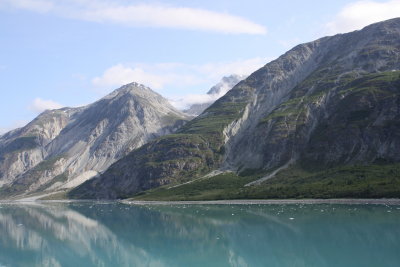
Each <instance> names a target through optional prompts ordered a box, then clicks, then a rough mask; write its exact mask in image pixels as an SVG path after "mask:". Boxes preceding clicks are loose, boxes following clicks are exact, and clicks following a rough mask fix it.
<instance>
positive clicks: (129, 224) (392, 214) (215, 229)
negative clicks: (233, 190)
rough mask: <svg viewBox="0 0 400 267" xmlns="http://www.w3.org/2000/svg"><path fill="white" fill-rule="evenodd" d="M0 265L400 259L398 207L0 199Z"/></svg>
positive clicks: (372, 262) (370, 262) (373, 262)
mask: <svg viewBox="0 0 400 267" xmlns="http://www.w3.org/2000/svg"><path fill="white" fill-rule="evenodd" d="M0 266H74V267H75V266H185V267H190V266H207V267H210V266H341V267H343V266H363V267H365V266H374V267H375V266H400V206H385V205H328V204H319V205H300V204H291V205H193V206H189V205H177V206H129V205H125V204H119V203H47V204H0Z"/></svg>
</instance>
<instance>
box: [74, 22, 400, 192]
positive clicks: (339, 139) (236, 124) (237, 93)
mask: <svg viewBox="0 0 400 267" xmlns="http://www.w3.org/2000/svg"><path fill="white" fill-rule="evenodd" d="M399 69H400V19H392V20H388V21H385V22H381V23H377V24H373V25H370V26H368V27H366V28H364V29H363V30H361V31H356V32H352V33H348V34H341V35H335V36H332V37H325V38H321V39H319V40H316V41H314V42H310V43H306V44H301V45H298V46H296V47H295V48H293V49H292V50H290V51H289V52H287V53H286V54H284V55H282V56H281V57H280V58H278V59H277V60H275V61H272V62H271V63H269V64H267V65H266V66H264V67H263V68H261V69H259V70H258V71H256V72H254V73H253V74H252V75H250V76H249V77H248V78H247V79H246V80H244V81H241V82H240V83H239V84H238V85H236V86H235V87H234V88H233V89H232V90H230V91H229V92H228V93H227V94H226V95H225V96H224V97H222V98H221V99H219V100H218V101H216V102H215V103H214V104H213V105H212V106H211V107H209V108H208V109H207V110H205V111H204V112H203V113H202V114H201V115H200V116H199V117H197V118H196V119H194V120H192V121H190V122H189V123H187V124H186V125H185V126H184V127H182V128H181V129H180V130H179V132H178V133H177V134H175V135H170V136H165V137H163V138H160V139H156V140H154V141H152V142H150V143H148V144H147V145H145V146H143V147H141V148H140V149H138V150H135V151H133V152H131V153H130V154H129V155H128V156H127V157H125V158H123V159H121V160H119V161H118V162H116V163H115V164H113V165H112V166H111V167H110V168H109V169H108V170H107V171H106V172H105V173H104V174H102V175H101V176H100V177H97V178H95V179H92V180H90V181H88V182H86V183H85V184H83V185H82V186H80V187H79V188H77V189H75V190H73V191H72V192H71V193H70V196H71V197H78V198H121V197H127V196H132V195H134V194H135V193H137V192H140V191H143V190H147V189H150V188H154V187H159V186H162V185H166V184H179V183H182V182H185V181H191V180H193V179H195V178H197V177H201V176H202V175H204V174H206V173H207V172H210V171H213V170H217V169H220V170H230V171H233V172H242V173H243V172H244V173H251V172H260V173H262V172H268V171H269V170H274V169H275V170H276V169H278V170H280V169H282V168H284V167H287V166H291V165H294V164H301V165H302V166H304V167H305V168H309V169H313V168H317V169H321V168H328V167H334V166H341V165H354V164H371V163H373V162H376V161H380V162H382V161H383V162H398V161H399V160H400V150H399V142H400V134H399V131H400V127H399V126H400V125H399V121H400V120H399V119H400V117H399V115H400V108H399V103H400V87H399V80H400V77H399V72H398V70H399ZM268 177H269V176H267V178H268ZM253 179H256V178H254V177H253ZM264 180H266V179H261V180H259V181H258V182H256V183H253V184H254V185H257V184H260V183H262V182H263V181H264Z"/></svg>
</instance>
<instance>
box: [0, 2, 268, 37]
mask: <svg viewBox="0 0 400 267" xmlns="http://www.w3.org/2000/svg"><path fill="white" fill-rule="evenodd" d="M2 1H3V3H2V4H0V7H1V6H6V7H7V6H8V7H14V8H18V9H26V10H30V11H36V12H41V13H46V12H47V13H51V14H56V15H58V16H62V17H67V18H73V19H80V20H86V21H93V22H100V23H117V24H122V25H127V26H135V27H160V28H179V29H188V30H203V31H213V32H222V33H230V34H265V33H266V32H267V30H266V28H265V27H264V26H262V25H259V24H257V23H254V22H252V21H250V20H247V19H245V18H242V17H239V16H235V15H230V14H227V13H221V12H215V11H210V10H206V9H200V8H188V7H172V6H167V5H162V4H136V5H134V4H130V5H129V4H128V5H127V4H124V3H126V2H122V1H111V0H57V1H56V0H53V1H51V0H2Z"/></svg>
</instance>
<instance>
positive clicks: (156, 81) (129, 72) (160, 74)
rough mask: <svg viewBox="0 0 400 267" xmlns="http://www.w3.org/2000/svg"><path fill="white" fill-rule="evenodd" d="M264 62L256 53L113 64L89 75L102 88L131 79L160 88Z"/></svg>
mask: <svg viewBox="0 0 400 267" xmlns="http://www.w3.org/2000/svg"><path fill="white" fill-rule="evenodd" d="M267 62H268V59H266V58H261V57H260V58H252V59H246V60H237V61H232V62H214V63H206V64H183V63H176V62H167V63H155V64H143V63H133V64H117V65H114V66H112V67H110V68H108V69H106V70H105V71H104V72H103V74H102V75H101V76H98V77H95V78H93V79H92V84H93V85H94V86H95V87H96V88H98V89H100V90H101V91H102V92H104V91H109V90H110V89H112V88H115V87H118V86H121V85H124V84H127V83H131V82H138V83H142V84H144V85H146V86H149V87H150V88H153V89H156V90H162V89H164V88H165V87H166V86H169V87H175V88H184V87H188V86H192V85H196V84H201V83H207V82H216V81H219V80H220V79H221V78H222V77H223V76H226V75H231V74H238V75H249V74H250V73H252V72H254V71H255V70H257V69H259V68H260V67H262V66H263V65H265V64H266V63H267Z"/></svg>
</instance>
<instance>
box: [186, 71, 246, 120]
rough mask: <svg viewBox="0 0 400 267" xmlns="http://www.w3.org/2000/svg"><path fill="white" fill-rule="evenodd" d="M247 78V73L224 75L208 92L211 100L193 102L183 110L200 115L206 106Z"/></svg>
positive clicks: (192, 114) (193, 114)
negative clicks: (198, 102)
mask: <svg viewBox="0 0 400 267" xmlns="http://www.w3.org/2000/svg"><path fill="white" fill-rule="evenodd" d="M245 78H246V76H245V75H237V74H232V75H230V76H226V77H223V78H222V79H221V81H220V82H219V83H217V84H216V85H214V86H213V87H211V89H210V90H209V91H208V92H207V95H208V96H209V98H210V101H207V102H205V103H200V104H193V105H191V106H190V107H189V108H188V109H186V110H184V111H183V112H184V113H186V114H188V115H191V116H198V115H200V114H201V113H202V112H203V111H204V110H206V108H208V107H209V106H211V105H212V104H213V103H214V102H215V100H217V99H218V98H220V97H222V96H223V95H225V94H226V93H227V92H228V91H229V90H231V89H232V88H233V87H234V86H235V85H236V84H238V83H239V82H240V81H241V80H243V79H245Z"/></svg>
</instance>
